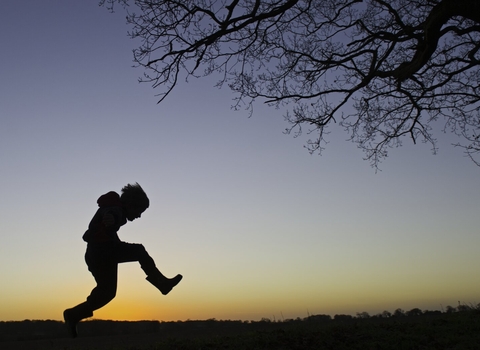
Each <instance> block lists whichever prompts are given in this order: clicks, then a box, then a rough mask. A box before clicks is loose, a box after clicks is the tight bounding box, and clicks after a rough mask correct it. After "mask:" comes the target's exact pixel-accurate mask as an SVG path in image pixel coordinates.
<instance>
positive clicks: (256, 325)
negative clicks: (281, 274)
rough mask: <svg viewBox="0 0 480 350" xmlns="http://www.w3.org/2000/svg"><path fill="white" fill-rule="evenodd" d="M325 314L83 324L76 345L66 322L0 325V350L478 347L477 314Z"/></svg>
mask: <svg viewBox="0 0 480 350" xmlns="http://www.w3.org/2000/svg"><path fill="white" fill-rule="evenodd" d="M323 316H324V315H321V317H319V316H312V317H308V318H306V319H303V320H300V319H297V320H287V321H284V322H270V321H269V320H264V321H261V322H241V321H216V320H207V321H185V322H156V321H153V322H143V323H138V322H114V321H88V322H82V323H81V324H80V325H79V332H80V334H81V335H80V336H79V337H78V338H76V339H70V338H66V337H65V335H64V334H63V333H62V332H63V331H64V330H63V327H62V326H63V324H62V323H61V322H55V321H24V322H27V323H28V322H30V324H28V325H27V326H30V330H33V333H32V332H30V333H28V332H26V333H23V334H21V333H18V332H16V333H15V332H13V331H12V330H11V331H10V332H9V333H4V332H5V327H4V328H2V327H1V326H6V323H3V325H2V323H0V331H1V332H0V336H3V337H0V339H1V340H0V349H2V350H17V349H22V350H24V349H26V350H30V349H32V350H45V349H52V350H56V349H62V350H94V349H106V350H173V349H175V350H194V349H195V350H200V349H203V350H206V349H245V350H247V349H248V350H255V349H258V350H262V349H285V350H286V349H299V350H300V349H305V350H309V349H319V350H322V349H325V350H327V349H328V350H330V349H331V350H343V349H345V350H354V349H359V350H360V349H362V350H380V349H402V350H407V349H412V350H413V349H415V350H434V349H435V350H437V349H445V350H463V349H472V350H473V349H480V312H479V311H478V310H469V311H464V312H451V313H436V314H422V315H416V316H403V317H397V316H391V317H361V315H357V317H343V318H342V317H339V318H335V319H331V318H330V317H329V316H327V317H323ZM21 323H22V322H19V323H17V325H16V326H20V324H21ZM9 326H11V327H12V323H9ZM23 326H25V324H24V325H23ZM46 326H48V327H46ZM19 328H21V327H19ZM47 328H48V329H50V330H51V333H50V334H49V333H48V332H46V331H45V329H47ZM11 329H13V328H11ZM39 329H42V331H39ZM22 332H24V331H22ZM59 332H60V333H59ZM9 337H10V338H9ZM13 338H15V339H13Z"/></svg>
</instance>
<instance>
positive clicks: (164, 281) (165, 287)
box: [147, 275, 183, 295]
mask: <svg viewBox="0 0 480 350" xmlns="http://www.w3.org/2000/svg"><path fill="white" fill-rule="evenodd" d="M182 278H183V276H182V275H176V276H175V277H173V278H166V277H164V276H156V277H152V276H148V277H147V281H148V282H150V283H151V284H153V285H154V286H155V287H157V288H158V289H159V290H160V292H162V294H163V295H167V294H168V293H170V291H171V290H172V289H173V287H175V286H176V285H177V284H179V283H180V281H181V280H182Z"/></svg>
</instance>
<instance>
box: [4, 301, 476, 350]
mask: <svg viewBox="0 0 480 350" xmlns="http://www.w3.org/2000/svg"><path fill="white" fill-rule="evenodd" d="M468 311H476V312H478V311H480V304H478V305H470V306H468V305H461V304H460V303H459V305H458V306H457V307H451V306H447V307H446V308H445V310H442V311H438V310H436V311H429V310H425V311H422V310H420V309H418V308H414V309H412V310H409V311H404V310H402V309H397V310H395V311H394V312H393V313H391V312H389V311H383V312H382V313H379V314H376V315H370V314H369V313H367V312H357V314H356V316H352V315H344V314H337V315H334V316H333V317H332V316H330V315H309V316H308V317H305V318H299V317H298V318H296V319H284V320H275V319H274V320H272V319H270V318H262V319H261V320H260V321H239V320H235V321H232V320H216V319H209V320H186V321H176V322H173V321H172V322H164V321H110V320H95V319H93V320H89V321H85V322H81V323H80V324H79V325H78V331H79V333H80V334H81V335H82V336H86V337H89V336H109V335H120V334H121V335H125V334H147V333H162V334H164V335H165V336H175V335H177V334H187V333H188V334H191V335H194V336H195V335H201V334H207V333H208V334H210V335H211V334H222V335H225V334H229V333H230V334H234V333H238V332H243V331H257V330H268V329H270V328H272V327H274V326H275V325H278V324H279V323H303V322H309V323H310V322H315V323H316V322H321V323H324V322H350V321H355V320H356V321H358V320H362V319H385V318H403V319H405V320H407V319H409V318H413V317H415V318H417V317H422V316H423V317H429V316H430V317H431V316H433V317H434V316H441V315H443V314H448V313H456V312H468ZM64 337H67V333H66V329H65V325H64V323H63V322H61V321H53V320H24V321H6V322H5V321H0V342H2V341H21V340H36V339H55V338H64ZM0 348H1V345H0Z"/></svg>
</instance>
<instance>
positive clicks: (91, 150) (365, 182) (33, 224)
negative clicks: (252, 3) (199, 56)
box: [0, 0, 480, 320]
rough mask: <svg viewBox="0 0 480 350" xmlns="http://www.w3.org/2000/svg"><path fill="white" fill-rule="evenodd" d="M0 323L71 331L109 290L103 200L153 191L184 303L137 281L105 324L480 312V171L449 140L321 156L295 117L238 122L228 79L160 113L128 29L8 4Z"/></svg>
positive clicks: (97, 13) (91, 12)
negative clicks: (99, 230) (93, 270)
mask: <svg viewBox="0 0 480 350" xmlns="http://www.w3.org/2000/svg"><path fill="white" fill-rule="evenodd" d="M0 29H1V30H0V42H1V44H2V50H1V51H0V63H1V70H0V71H1V75H0V77H1V78H0V96H1V103H0V118H1V128H0V167H1V174H2V182H1V184H0V192H1V193H2V201H1V202H0V213H1V214H0V215H1V220H0V234H1V237H2V238H3V244H2V245H0V274H1V276H2V277H3V279H4V281H5V282H4V283H2V287H0V300H1V301H0V319H1V320H23V319H61V317H62V316H61V315H62V312H63V310H64V309H65V308H67V307H71V306H73V305H75V304H77V303H79V302H82V301H83V300H85V298H86V296H87V295H88V294H89V292H90V290H91V289H92V288H93V287H94V280H93V277H92V276H91V275H90V273H89V272H88V270H87V267H86V265H85V263H84V261H83V254H84V251H85V244H84V242H83V241H82V239H81V236H82V234H83V232H84V231H85V230H86V227H87V225H88V222H89V221H90V219H91V217H92V215H93V214H94V213H95V211H96V200H97V198H98V197H99V196H100V195H101V194H103V193H106V192H108V191H110V190H115V191H120V189H121V187H122V186H124V185H125V184H127V183H132V182H139V183H140V184H141V185H142V187H143V188H144V189H145V190H146V192H147V193H148V195H149V197H150V200H151V206H150V208H149V209H148V211H147V212H146V213H145V214H144V215H143V216H142V219H141V220H138V221H135V222H133V223H129V224H127V225H126V226H124V227H123V228H122V229H121V230H120V232H119V235H120V237H121V239H122V240H125V241H128V242H139V243H143V244H144V245H145V247H146V248H147V250H148V251H149V253H150V255H152V257H153V258H154V259H155V260H156V262H157V265H158V266H159V267H160V269H161V270H162V271H163V272H164V273H165V274H166V275H170V276H173V275H175V274H177V273H182V274H183V275H184V280H183V281H182V282H181V284H180V285H179V286H178V287H176V288H175V289H174V291H173V292H172V293H171V294H169V295H168V296H166V297H165V296H162V295H161V294H160V293H158V291H157V290H155V289H154V288H153V287H152V286H151V285H150V284H149V283H148V282H146V281H145V280H144V277H145V276H144V274H143V272H142V271H141V269H140V268H139V266H138V264H135V263H132V264H123V265H122V266H121V267H120V277H119V287H118V288H119V289H118V294H117V297H116V299H115V300H114V301H112V302H111V303H110V304H108V305H107V306H106V307H105V308H103V309H101V310H99V311H97V312H96V313H95V315H94V317H96V318H104V319H122V320H123V319H125V320H138V319H159V320H186V319H208V318H217V319H245V320H254V319H260V318H262V317H268V318H276V319H280V318H295V317H306V316H307V315H308V314H331V315H334V314H336V313H347V314H355V313H356V312H361V311H367V312H369V313H371V314H375V313H377V312H381V311H383V310H389V311H394V310H395V309H396V308H403V309H405V310H409V309H411V308H414V307H419V308H421V309H440V308H441V307H442V306H443V307H445V306H446V305H453V306H456V305H457V303H458V301H461V302H465V303H477V302H480V300H479V299H478V291H479V289H480V282H479V281H478V278H476V275H477V273H478V268H477V266H478V263H479V258H478V248H477V247H478V246H479V243H480V237H479V235H478V227H479V224H480V215H479V212H480V210H479V209H480V205H479V201H478V198H479V196H480V186H478V181H477V179H478V174H479V171H480V169H479V168H478V167H476V166H475V165H474V164H473V163H472V162H471V161H469V160H468V159H467V158H465V157H464V156H463V154H462V151H461V150H460V149H456V148H453V147H451V146H450V144H451V143H452V142H455V141H456V139H455V138H454V137H452V135H444V134H439V135H438V140H439V152H438V154H437V155H435V156H434V155H432V154H431V151H430V149H429V147H428V146H427V145H423V144H419V145H412V144H411V142H409V141H408V140H407V139H406V140H405V142H404V146H403V147H401V148H398V149H393V150H391V151H390V156H389V158H387V160H386V161H385V162H384V163H382V164H381V171H379V172H375V170H374V169H372V168H371V167H370V165H369V163H368V162H367V161H364V160H362V157H363V154H362V152H361V151H359V150H358V149H357V148H356V146H355V145H354V144H352V143H349V142H348V141H345V140H346V139H347V137H348V135H346V134H345V133H343V132H342V130H336V129H332V133H331V135H330V137H329V141H330V143H329V144H328V145H327V149H326V151H325V152H324V154H323V155H322V156H317V155H310V154H309V153H308V152H307V151H306V150H305V149H304V148H303V145H304V143H305V141H306V138H305V137H299V138H293V137H292V136H288V135H284V134H283V130H284V129H285V128H286V127H287V126H288V125H287V124H286V122H285V121H284V119H283V116H282V110H276V109H273V108H268V107H266V106H263V105H261V104H259V105H257V106H256V109H255V114H254V115H253V117H251V118H248V115H247V113H246V112H242V111H239V112H234V111H232V110H231V108H230V106H231V104H232V103H233V102H232V98H233V97H234V95H233V94H232V93H231V92H230V91H229V90H227V89H223V90H219V89H217V88H215V87H214V84H215V82H216V79H215V77H211V78H207V79H201V80H195V79H193V80H191V81H189V83H184V82H181V83H180V84H179V86H178V87H177V89H176V90H174V92H173V93H172V94H171V95H170V96H169V98H167V100H166V101H164V102H163V103H162V104H160V105H157V104H156V101H157V99H156V97H155V94H156V93H157V92H156V91H155V90H153V89H152V88H151V87H150V86H149V85H148V84H139V83H138V82H137V80H138V77H140V76H141V75H142V74H143V71H142V70H141V69H135V68H132V65H133V62H132V50H133V49H134V48H135V47H136V45H137V44H138V43H135V41H133V40H131V39H129V38H128V36H127V30H128V29H129V28H128V26H127V25H126V23H125V16H124V13H123V12H122V11H121V10H120V9H119V10H118V11H117V12H116V13H114V14H111V13H109V12H108V11H107V10H106V9H105V8H101V7H98V4H97V1H96V0H84V1H73V0H62V1H60V0H56V1H54V0H43V1H41V2H40V1H33V0H28V1H21V2H20V1H14V0H4V1H2V2H1V3H0Z"/></svg>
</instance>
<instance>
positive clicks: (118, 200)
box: [63, 183, 182, 337]
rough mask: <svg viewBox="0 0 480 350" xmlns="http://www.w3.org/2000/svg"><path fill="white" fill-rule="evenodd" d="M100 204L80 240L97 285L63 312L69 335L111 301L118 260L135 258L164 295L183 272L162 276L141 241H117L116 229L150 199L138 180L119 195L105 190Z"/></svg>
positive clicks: (137, 216)
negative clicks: (94, 312) (168, 276)
mask: <svg viewBox="0 0 480 350" xmlns="http://www.w3.org/2000/svg"><path fill="white" fill-rule="evenodd" d="M97 203H98V206H99V207H100V208H99V209H98V210H97V212H96V213H95V216H94V217H93V219H92V221H91V222H90V224H89V225H88V230H87V231H86V232H85V234H84V235H83V240H84V241H85V242H87V243H88V245H87V252H86V253H85V261H86V263H87V265H88V270H89V271H90V272H91V273H92V275H93V277H95V281H96V282H97V286H96V287H95V288H94V289H93V290H92V292H91V293H90V296H88V298H87V301H86V302H84V303H81V304H79V305H77V306H75V307H73V308H71V309H67V310H65V311H64V312H63V318H64V319H65V323H66V325H67V327H68V330H69V332H70V334H71V336H72V337H76V336H77V324H78V322H80V320H82V319H84V318H87V317H91V316H93V311H94V310H97V309H99V308H101V307H102V306H104V305H106V304H107V303H108V302H109V301H111V300H112V299H113V298H114V297H115V294H116V291H117V268H118V264H119V263H124V262H130V261H138V262H139V263H140V266H141V268H142V269H143V271H145V273H146V274H147V280H148V281H149V282H150V283H151V284H153V285H154V286H155V287H157V288H158V289H159V290H160V292H162V294H164V295H166V294H168V292H170V291H171V290H172V288H173V287H175V286H176V285H177V284H178V283H179V282H180V280H181V279H182V275H177V276H175V277H174V278H167V277H165V276H164V275H163V274H162V273H161V272H160V271H159V270H158V269H157V267H156V266H155V262H154V261H153V259H152V258H151V257H150V255H148V253H147V251H146V250H145V248H144V247H143V245H141V244H132V243H126V242H122V241H120V239H119V238H118V235H117V231H118V230H119V229H120V226H123V225H125V224H126V223H127V220H128V221H133V220H135V219H137V218H140V217H141V215H142V213H143V212H144V211H145V210H146V209H147V208H148V206H149V204H150V202H149V200H148V197H147V195H146V194H145V192H144V191H143V189H142V188H141V187H140V185H139V184H138V183H136V184H134V185H131V184H128V185H127V186H125V187H124V188H122V195H121V196H119V195H118V194H117V193H116V192H108V193H107V194H104V195H102V196H101V197H100V198H99V199H98V200H97Z"/></svg>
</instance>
